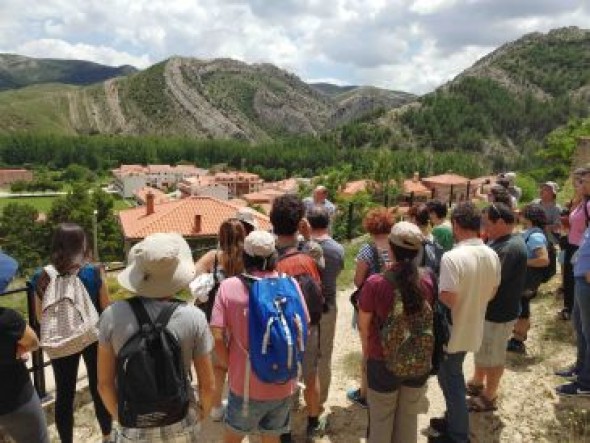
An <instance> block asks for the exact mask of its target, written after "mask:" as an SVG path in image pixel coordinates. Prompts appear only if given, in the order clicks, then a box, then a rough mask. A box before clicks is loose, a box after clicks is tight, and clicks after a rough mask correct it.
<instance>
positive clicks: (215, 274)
mask: <svg viewBox="0 0 590 443" xmlns="http://www.w3.org/2000/svg"><path fill="white" fill-rule="evenodd" d="M218 252H219V251H218V250H216V251H215V261H214V262H213V283H214V284H217V283H219V277H218V275H217V267H218V266H219V258H218V257H217V254H218Z"/></svg>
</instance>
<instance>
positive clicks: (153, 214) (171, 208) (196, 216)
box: [118, 194, 270, 252]
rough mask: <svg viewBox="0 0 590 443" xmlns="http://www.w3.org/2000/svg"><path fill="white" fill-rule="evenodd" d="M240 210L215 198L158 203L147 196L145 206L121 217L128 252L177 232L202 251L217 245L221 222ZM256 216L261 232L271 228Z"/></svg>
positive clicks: (267, 222) (151, 196)
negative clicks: (146, 241) (160, 234)
mask: <svg viewBox="0 0 590 443" xmlns="http://www.w3.org/2000/svg"><path fill="white" fill-rule="evenodd" d="M238 209H239V207H238V206H236V205H233V204H231V203H229V202H227V201H223V200H218V199H216V198H213V197H187V198H183V199H180V200H174V201H169V202H166V203H160V204H156V203H155V197H154V196H153V195H152V194H148V195H147V201H146V205H145V206H141V207H137V208H131V209H123V210H121V211H120V212H119V214H118V215H119V223H120V225H121V229H122V231H123V236H124V240H125V248H126V250H129V248H130V247H131V246H132V245H133V244H135V243H137V242H138V241H141V240H142V239H144V238H145V237H146V236H148V235H150V234H155V233H157V232H177V233H179V234H181V235H182V236H183V237H184V238H185V239H186V240H187V241H188V242H189V244H190V245H191V247H193V249H196V250H198V251H200V252H203V250H205V249H206V248H211V247H214V246H215V244H216V243H217V234H218V232H219V227H220V226H221V223H223V221H224V220H226V219H228V218H231V217H234V216H235V215H236V212H237V210H238ZM255 217H256V219H257V220H258V225H259V228H260V229H270V221H269V219H268V217H266V216H265V215H263V214H260V213H255Z"/></svg>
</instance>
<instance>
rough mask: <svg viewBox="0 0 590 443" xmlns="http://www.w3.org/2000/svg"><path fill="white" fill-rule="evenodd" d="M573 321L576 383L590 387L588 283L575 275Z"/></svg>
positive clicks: (589, 303)
mask: <svg viewBox="0 0 590 443" xmlns="http://www.w3.org/2000/svg"><path fill="white" fill-rule="evenodd" d="M573 323H574V328H575V330H576V338H577V339H576V344H577V359H576V367H575V369H576V372H577V373H578V384H579V385H580V386H582V387H583V388H586V389H590V283H588V282H586V279H585V278H584V277H576V279H575V286H574V311H573Z"/></svg>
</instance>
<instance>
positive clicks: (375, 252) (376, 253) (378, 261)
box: [369, 242, 383, 272]
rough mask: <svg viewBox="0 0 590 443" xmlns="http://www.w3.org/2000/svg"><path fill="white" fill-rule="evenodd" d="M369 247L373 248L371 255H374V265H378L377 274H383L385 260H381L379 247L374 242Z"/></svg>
mask: <svg viewBox="0 0 590 443" xmlns="http://www.w3.org/2000/svg"><path fill="white" fill-rule="evenodd" d="M369 247H370V248H371V253H372V254H373V260H374V264H376V265H377V266H376V268H377V272H381V270H382V269H383V263H382V262H383V260H382V259H381V254H379V249H377V245H376V244H375V243H373V242H371V243H369Z"/></svg>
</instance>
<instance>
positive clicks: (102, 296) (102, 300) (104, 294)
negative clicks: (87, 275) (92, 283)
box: [98, 267, 111, 311]
mask: <svg viewBox="0 0 590 443" xmlns="http://www.w3.org/2000/svg"><path fill="white" fill-rule="evenodd" d="M100 278H101V280H102V284H101V285H100V290H99V292H98V303H99V305H100V309H102V310H103V311H104V310H105V309H106V308H107V307H108V306H109V305H110V304H111V297H110V296H109V285H108V284H107V275H106V273H105V272H104V269H103V268H102V267H101V268H100Z"/></svg>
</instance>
